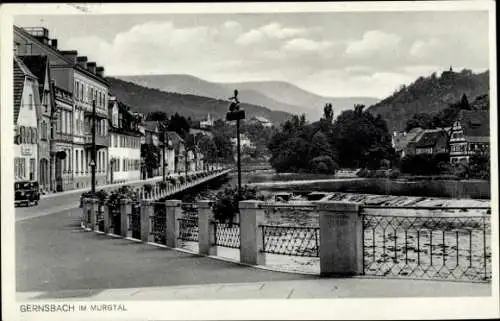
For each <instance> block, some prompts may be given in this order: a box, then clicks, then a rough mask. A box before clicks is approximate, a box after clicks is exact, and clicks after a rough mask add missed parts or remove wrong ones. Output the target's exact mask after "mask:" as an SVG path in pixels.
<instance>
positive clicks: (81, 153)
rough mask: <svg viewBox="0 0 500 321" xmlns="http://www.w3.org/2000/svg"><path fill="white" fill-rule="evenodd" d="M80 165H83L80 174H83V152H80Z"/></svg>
mask: <svg viewBox="0 0 500 321" xmlns="http://www.w3.org/2000/svg"><path fill="white" fill-rule="evenodd" d="M80 164H81V167H80V173H82V174H83V168H84V165H83V164H84V162H83V150H81V151H80Z"/></svg>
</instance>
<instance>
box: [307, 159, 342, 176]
mask: <svg viewBox="0 0 500 321" xmlns="http://www.w3.org/2000/svg"><path fill="white" fill-rule="evenodd" d="M310 167H311V171H312V172H313V173H317V174H335V171H336V170H337V169H338V165H337V164H336V163H335V162H334V161H333V159H332V158H331V157H330V156H318V157H315V158H313V159H312V160H311V163H310Z"/></svg>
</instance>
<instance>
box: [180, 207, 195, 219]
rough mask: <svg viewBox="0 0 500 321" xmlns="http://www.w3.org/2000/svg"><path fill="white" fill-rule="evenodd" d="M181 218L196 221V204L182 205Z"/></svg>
mask: <svg viewBox="0 0 500 321" xmlns="http://www.w3.org/2000/svg"><path fill="white" fill-rule="evenodd" d="M181 209H182V214H181V215H182V218H186V219H198V204H196V203H182V204H181Z"/></svg>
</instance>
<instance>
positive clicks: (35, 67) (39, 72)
mask: <svg viewBox="0 0 500 321" xmlns="http://www.w3.org/2000/svg"><path fill="white" fill-rule="evenodd" d="M18 58H19V59H21V61H22V62H23V63H24V64H25V65H26V67H28V68H29V70H30V71H31V72H32V73H33V74H34V75H35V76H36V78H38V90H39V94H40V97H41V96H42V94H43V87H44V81H45V76H46V72H47V71H48V70H47V64H48V59H47V56H18Z"/></svg>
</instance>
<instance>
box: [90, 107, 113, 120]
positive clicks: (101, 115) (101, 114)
mask: <svg viewBox="0 0 500 321" xmlns="http://www.w3.org/2000/svg"><path fill="white" fill-rule="evenodd" d="M84 115H85V117H89V118H90V119H92V112H91V111H85V113H84ZM95 116H96V119H107V118H108V115H107V113H106V110H105V109H101V108H96V109H95Z"/></svg>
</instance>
